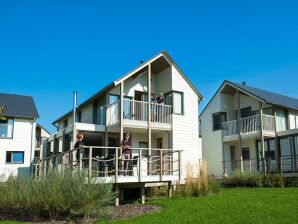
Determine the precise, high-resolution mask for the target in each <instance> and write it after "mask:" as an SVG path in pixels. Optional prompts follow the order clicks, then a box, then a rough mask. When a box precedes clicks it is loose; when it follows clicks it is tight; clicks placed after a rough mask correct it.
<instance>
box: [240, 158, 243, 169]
mask: <svg viewBox="0 0 298 224" xmlns="http://www.w3.org/2000/svg"><path fill="white" fill-rule="evenodd" d="M240 169H241V172H243V157H242V156H240Z"/></svg>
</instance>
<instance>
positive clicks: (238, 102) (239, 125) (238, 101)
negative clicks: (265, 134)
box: [236, 90, 242, 153]
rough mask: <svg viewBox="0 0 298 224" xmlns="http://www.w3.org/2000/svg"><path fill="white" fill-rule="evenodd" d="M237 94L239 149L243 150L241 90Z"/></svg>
mask: <svg viewBox="0 0 298 224" xmlns="http://www.w3.org/2000/svg"><path fill="white" fill-rule="evenodd" d="M236 95H237V124H238V125H237V127H238V138H239V142H238V143H239V151H240V153H241V152H242V138H241V113H240V92H239V90H237V91H236Z"/></svg>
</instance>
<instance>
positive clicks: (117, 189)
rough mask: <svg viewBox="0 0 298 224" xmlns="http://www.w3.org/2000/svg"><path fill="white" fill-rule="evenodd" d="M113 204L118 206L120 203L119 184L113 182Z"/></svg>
mask: <svg viewBox="0 0 298 224" xmlns="http://www.w3.org/2000/svg"><path fill="white" fill-rule="evenodd" d="M115 194H116V195H115V205H116V206H119V205H120V199H119V197H120V190H119V184H115Z"/></svg>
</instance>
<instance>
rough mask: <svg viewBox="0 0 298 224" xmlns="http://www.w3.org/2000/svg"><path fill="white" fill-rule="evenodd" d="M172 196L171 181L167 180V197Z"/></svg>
mask: <svg viewBox="0 0 298 224" xmlns="http://www.w3.org/2000/svg"><path fill="white" fill-rule="evenodd" d="M172 196H173V185H172V181H169V182H168V197H169V198H171V197H172Z"/></svg>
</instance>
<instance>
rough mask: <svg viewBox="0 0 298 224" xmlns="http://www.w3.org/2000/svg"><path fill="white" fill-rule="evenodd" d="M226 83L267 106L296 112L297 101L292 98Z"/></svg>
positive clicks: (297, 108) (297, 107)
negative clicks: (260, 100)
mask: <svg viewBox="0 0 298 224" xmlns="http://www.w3.org/2000/svg"><path fill="white" fill-rule="evenodd" d="M227 83H229V84H231V85H234V86H237V87H238V88H239V89H240V90H244V91H246V92H249V93H250V94H252V95H254V96H256V97H258V98H261V99H262V100H264V101H265V102H266V103H268V104H273V105H276V106H281V107H285V108H289V109H293V110H298V99H296V98H293V97H288V96H284V95H281V94H278V93H273V92H269V91H267V90H263V89H258V88H254V87H251V86H247V85H244V84H239V83H235V82H230V81H227Z"/></svg>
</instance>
